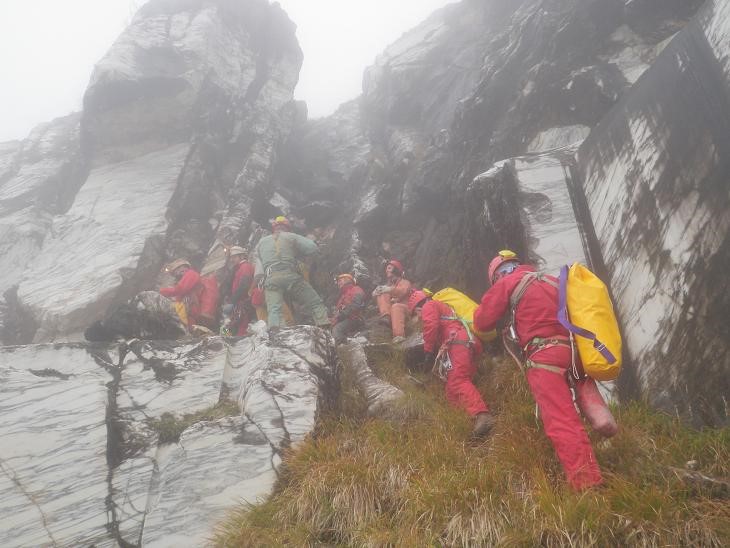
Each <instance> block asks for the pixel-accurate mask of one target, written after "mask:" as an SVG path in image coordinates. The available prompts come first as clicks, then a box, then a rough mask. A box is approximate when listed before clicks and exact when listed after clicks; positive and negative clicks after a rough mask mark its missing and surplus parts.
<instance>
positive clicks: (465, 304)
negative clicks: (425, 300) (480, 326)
mask: <svg viewBox="0 0 730 548" xmlns="http://www.w3.org/2000/svg"><path fill="white" fill-rule="evenodd" d="M431 298H432V299H434V300H436V301H441V302H442V303H445V304H448V305H449V306H450V307H451V308H452V309H453V310H454V314H456V315H457V316H458V317H459V319H460V320H461V321H462V322H463V323H465V324H466V325H467V327H468V328H469V330H470V331H471V332H472V333H473V334H474V335H476V336H477V337H479V338H480V339H481V340H482V341H484V342H489V341H492V340H494V339H495V338H497V332H496V331H494V330H492V331H489V332H487V333H484V332H483V331H477V330H476V329H474V311H475V310H476V309H477V307H478V306H479V305H478V304H477V303H475V302H474V301H472V300H471V299H470V298H469V297H467V296H466V295H464V294H463V293H462V292H461V291H459V290H458V289H454V288H453V287H445V288H444V289H442V290H441V291H437V292H436V293H434V294H433V296H432V297H431Z"/></svg>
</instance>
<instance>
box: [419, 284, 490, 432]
mask: <svg viewBox="0 0 730 548" xmlns="http://www.w3.org/2000/svg"><path fill="white" fill-rule="evenodd" d="M408 309H409V311H410V312H411V313H416V314H417V315H418V316H420V318H421V322H422V324H423V351H424V352H425V353H426V364H427V365H428V366H432V367H433V366H435V367H437V368H438V369H437V372H438V374H439V377H441V379H442V380H445V381H446V399H448V400H449V403H451V404H452V405H454V406H456V407H460V408H462V409H464V411H466V412H467V413H468V414H469V415H470V416H472V417H474V429H473V431H472V436H473V437H475V438H484V437H487V436H489V434H490V433H491V431H492V428H493V427H494V423H495V419H494V416H493V415H492V414H491V413H490V412H489V407H487V404H486V403H485V402H484V399H483V398H482V396H481V394H480V393H479V391H478V390H477V388H476V386H474V383H473V381H472V378H473V377H474V374H475V373H476V365H475V363H474V359H475V358H476V357H477V356H479V354H481V352H482V345H481V342H480V341H479V339H478V338H477V337H475V336H474V335H473V334H472V333H471V332H470V331H469V329H468V328H467V327H466V326H465V325H464V323H463V322H462V321H461V320H460V319H459V318H458V317H457V316H456V315H455V313H454V311H453V310H452V309H451V307H450V306H449V305H447V304H445V303H442V302H440V301H436V300H434V299H431V297H429V296H428V295H427V294H426V293H424V292H423V291H420V290H415V291H413V292H412V293H411V294H410V296H409V298H408Z"/></svg>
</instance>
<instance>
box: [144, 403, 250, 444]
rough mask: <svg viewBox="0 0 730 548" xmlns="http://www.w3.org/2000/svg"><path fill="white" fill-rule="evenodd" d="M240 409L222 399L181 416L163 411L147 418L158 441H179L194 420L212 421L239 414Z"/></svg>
mask: <svg viewBox="0 0 730 548" xmlns="http://www.w3.org/2000/svg"><path fill="white" fill-rule="evenodd" d="M240 413H241V411H240V410H239V408H238V405H237V404H235V403H233V402H231V401H228V400H223V401H221V402H219V403H217V404H216V405H214V406H213V407H210V408H208V409H204V410H202V411H198V412H196V413H187V414H185V415H183V416H182V417H177V416H175V415H173V414H172V413H163V414H162V415H161V416H160V418H159V419H148V424H149V425H150V427H151V428H152V429H153V430H156V431H157V432H158V433H159V435H160V438H159V441H158V443H160V444H163V443H177V442H178V441H180V435H181V434H182V433H183V432H184V431H185V429H187V428H189V427H190V426H192V425H193V424H195V423H196V422H201V421H213V420H216V419H222V418H223V417H235V416H238V415H240Z"/></svg>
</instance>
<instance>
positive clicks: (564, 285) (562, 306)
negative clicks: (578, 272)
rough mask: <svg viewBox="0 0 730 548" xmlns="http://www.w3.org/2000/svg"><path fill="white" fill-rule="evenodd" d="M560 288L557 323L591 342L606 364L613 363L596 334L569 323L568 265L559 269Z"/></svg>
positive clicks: (609, 353)
mask: <svg viewBox="0 0 730 548" xmlns="http://www.w3.org/2000/svg"><path fill="white" fill-rule="evenodd" d="M559 281H560V287H559V288H558V321H559V322H560V325H562V326H563V327H564V328H565V329H567V330H568V331H570V332H571V333H574V334H576V335H579V336H581V337H584V338H586V339H590V340H592V341H593V348H595V349H596V350H598V351H599V352H600V353H601V355H602V356H603V357H604V358H606V361H607V362H608V363H615V362H616V358H615V357H614V355H613V354H612V353H611V351H610V350H609V349H608V348H606V345H604V344H603V343H602V342H601V341H599V340H598V339H597V338H596V334H595V333H593V332H592V331H588V330H587V329H583V328H582V327H578V326H577V325H575V324H572V323H570V319H569V317H568V265H565V266H563V267H562V268H561V269H560V278H559Z"/></svg>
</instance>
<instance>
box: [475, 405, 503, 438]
mask: <svg viewBox="0 0 730 548" xmlns="http://www.w3.org/2000/svg"><path fill="white" fill-rule="evenodd" d="M496 422H497V420H496V419H495V418H494V415H492V414H491V413H489V412H488V411H483V412H481V413H478V414H477V416H476V417H474V429H473V430H472V431H471V436H472V438H486V437H489V435H490V434H491V433H492V429H493V428H494V424H495V423H496Z"/></svg>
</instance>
